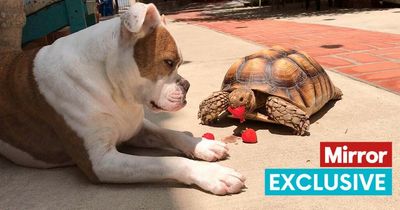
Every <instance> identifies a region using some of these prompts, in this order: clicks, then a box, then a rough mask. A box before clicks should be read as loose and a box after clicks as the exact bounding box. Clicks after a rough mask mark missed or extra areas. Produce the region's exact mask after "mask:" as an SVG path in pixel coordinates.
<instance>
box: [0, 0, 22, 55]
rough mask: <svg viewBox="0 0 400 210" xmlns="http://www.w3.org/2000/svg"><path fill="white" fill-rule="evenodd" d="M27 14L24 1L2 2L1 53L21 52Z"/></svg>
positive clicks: (0, 5) (11, 0)
mask: <svg viewBox="0 0 400 210" xmlns="http://www.w3.org/2000/svg"><path fill="white" fill-rule="evenodd" d="M24 25H25V12H24V5H23V1H22V0H0V52H5V51H13V50H21V40H22V28H23V27H24Z"/></svg>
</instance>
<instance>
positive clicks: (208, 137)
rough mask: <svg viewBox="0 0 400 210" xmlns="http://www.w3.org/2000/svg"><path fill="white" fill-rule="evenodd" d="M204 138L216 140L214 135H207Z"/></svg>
mask: <svg viewBox="0 0 400 210" xmlns="http://www.w3.org/2000/svg"><path fill="white" fill-rule="evenodd" d="M202 137H203V138H205V139H208V140H215V137H214V134H212V133H205V134H203V136H202Z"/></svg>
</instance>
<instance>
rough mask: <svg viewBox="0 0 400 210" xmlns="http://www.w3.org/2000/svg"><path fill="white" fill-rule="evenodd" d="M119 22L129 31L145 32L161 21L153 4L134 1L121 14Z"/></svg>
mask: <svg viewBox="0 0 400 210" xmlns="http://www.w3.org/2000/svg"><path fill="white" fill-rule="evenodd" d="M121 23H122V24H123V26H124V27H123V28H124V29H126V30H128V31H129V32H131V33H136V34H139V33H144V34H147V33H148V32H150V31H151V30H152V29H154V28H155V27H156V26H158V25H159V24H160V23H161V16H160V13H159V12H158V10H157V8H156V6H154V4H143V3H134V4H132V6H131V7H130V8H129V9H128V11H126V12H125V13H124V14H123V15H122V16H121Z"/></svg>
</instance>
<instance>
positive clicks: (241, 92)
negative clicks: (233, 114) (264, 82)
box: [229, 87, 256, 113]
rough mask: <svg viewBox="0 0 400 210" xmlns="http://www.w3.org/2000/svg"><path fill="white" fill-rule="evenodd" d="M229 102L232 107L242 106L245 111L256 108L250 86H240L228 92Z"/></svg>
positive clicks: (251, 110) (248, 111)
mask: <svg viewBox="0 0 400 210" xmlns="http://www.w3.org/2000/svg"><path fill="white" fill-rule="evenodd" d="M229 104H230V106H231V107H232V108H237V107H240V106H244V107H245V108H246V113H251V112H253V111H254V109H255V108H256V97H255V95H254V92H253V90H251V89H250V88H248V87H240V88H238V89H236V90H234V91H232V92H231V93H230V94H229Z"/></svg>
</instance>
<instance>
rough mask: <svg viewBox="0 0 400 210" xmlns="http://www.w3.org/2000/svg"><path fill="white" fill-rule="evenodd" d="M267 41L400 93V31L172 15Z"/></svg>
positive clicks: (263, 41)
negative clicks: (296, 50) (298, 51)
mask: <svg viewBox="0 0 400 210" xmlns="http://www.w3.org/2000/svg"><path fill="white" fill-rule="evenodd" d="M168 17H169V18H171V19H176V20H183V21H186V22H191V23H193V24H197V25H201V26H205V27H208V28H210V29H213V30H217V31H220V32H223V33H227V34H231V35H234V36H238V37H241V38H243V39H247V40H251V41H253V42H256V43H259V44H262V45H265V46H273V45H282V46H286V47H292V48H296V49H300V50H302V51H305V52H307V53H309V54H310V55H312V56H313V57H314V58H315V59H316V60H317V61H318V62H320V63H321V64H322V65H323V66H325V67H327V68H329V69H330V70H333V71H337V72H341V73H344V74H347V75H350V76H352V77H355V78H357V79H361V80H363V81H367V82H369V83H372V84H375V85H378V86H380V87H383V88H385V89H388V90H391V91H393V92H396V93H400V35H397V34H389V33H381V32H373V31H365V30H358V29H351V28H343V27H336V26H327V25H317V24H306V23H296V22H290V21H281V20H270V19H263V20H260V19H259V20H221V21H203V20H202V19H203V18H204V15H203V14H201V13H200V12H186V13H185V12H183V13H178V14H175V15H169V16H168Z"/></svg>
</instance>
